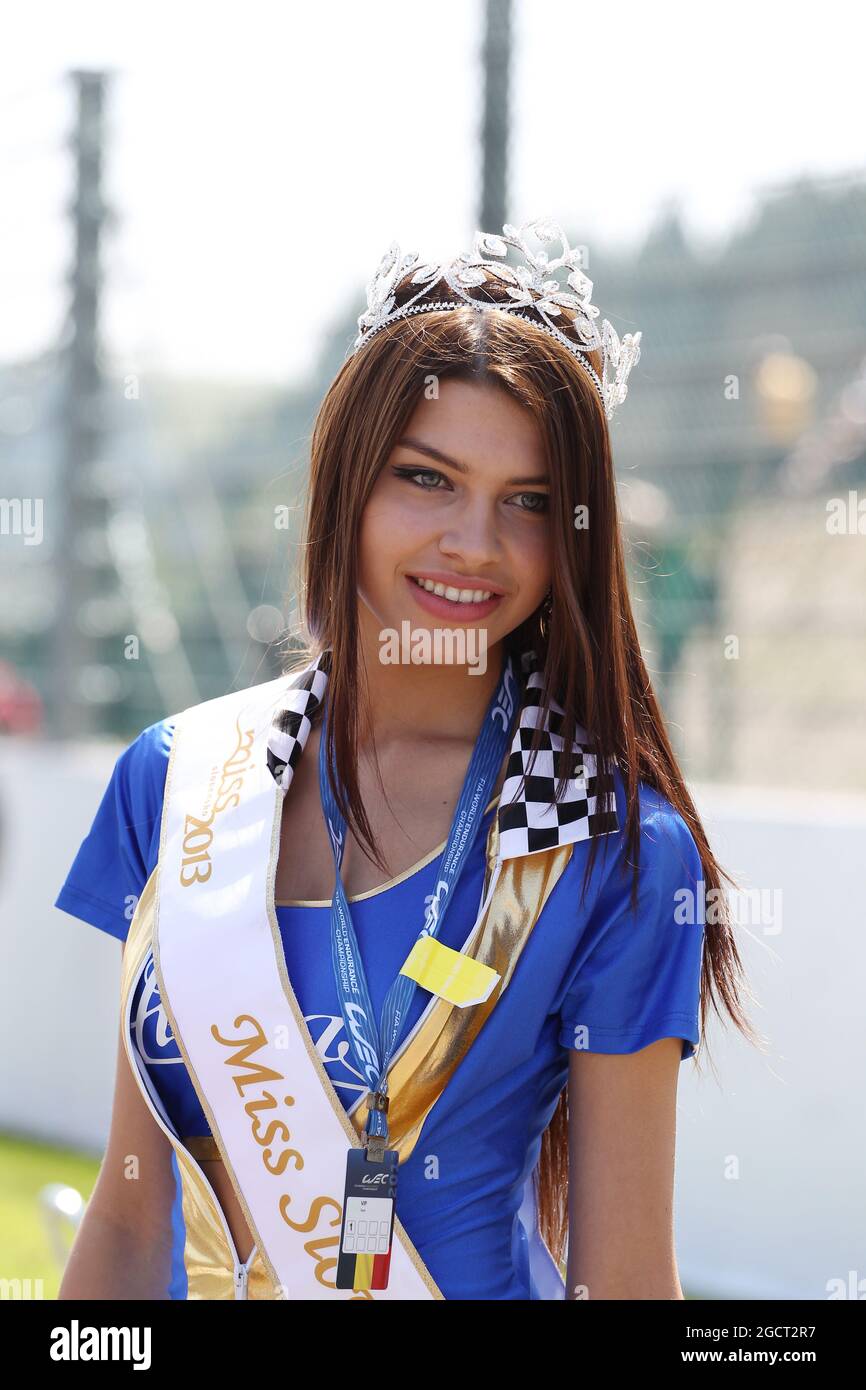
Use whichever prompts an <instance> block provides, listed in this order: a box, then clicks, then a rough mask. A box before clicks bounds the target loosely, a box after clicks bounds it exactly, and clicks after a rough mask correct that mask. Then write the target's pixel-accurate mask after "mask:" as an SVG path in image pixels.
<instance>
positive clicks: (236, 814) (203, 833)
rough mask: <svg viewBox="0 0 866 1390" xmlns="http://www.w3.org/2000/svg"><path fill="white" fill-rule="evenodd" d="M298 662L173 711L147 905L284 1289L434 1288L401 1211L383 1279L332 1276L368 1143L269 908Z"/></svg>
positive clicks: (176, 1007)
mask: <svg viewBox="0 0 866 1390" xmlns="http://www.w3.org/2000/svg"><path fill="white" fill-rule="evenodd" d="M298 674H299V673H297V672H296V673H294V674H293V675H290V676H288V677H286V676H283V677H280V678H279V679H277V680H275V681H270V682H268V683H267V684H265V685H259V686H255V687H253V688H252V689H249V690H242V691H239V692H237V693H234V694H230V695H226V696H223V697H221V698H219V699H216V700H209V701H207V702H205V703H204V704H201V705H196V706H193V707H192V708H190V709H188V710H185V711H184V712H183V713H182V714H181V715H179V716H178V718H177V721H176V724H175V730H174V737H173V746H172V751H171V757H170V761H169V767H168V774H167V778H166V787H165V800H164V805H163V818H162V828H161V838H160V852H159V866H160V867H159V874H158V883H157V891H156V901H155V906H154V927H153V954H154V965H155V970H156V975H157V979H158V982H159V988H160V994H161V997H162V1001H163V1004H164V1007H165V1009H166V1013H167V1015H168V1018H169V1021H170V1023H171V1027H172V1031H173V1033H174V1035H175V1039H176V1041H177V1044H178V1047H179V1048H180V1050H181V1053H182V1055H183V1058H184V1061H185V1062H186V1064H187V1067H188V1069H189V1072H190V1077H191V1079H192V1080H193V1082H194V1084H195V1087H196V1091H197V1092H198V1094H199V1099H200V1100H201V1103H202V1107H203V1109H204V1112H205V1115H206V1116H207V1119H208V1122H209V1124H210V1127H211V1130H212V1132H213V1135H214V1138H215V1139H216V1141H217V1143H218V1145H219V1148H220V1151H221V1153H222V1156H223V1161H224V1162H225V1164H226V1166H227V1168H228V1170H229V1172H230V1174H231V1176H232V1178H233V1182H234V1187H235V1190H236V1191H237V1193H238V1197H239V1200H240V1202H241V1206H242V1208H243V1210H244V1214H245V1216H246V1220H247V1223H248V1225H249V1227H250V1231H251V1233H252V1234H253V1237H254V1239H255V1240H256V1242H257V1245H258V1248H259V1250H260V1252H261V1255H262V1259H263V1261H264V1263H265V1266H266V1267H267V1269H268V1272H269V1274H270V1276H271V1278H272V1279H273V1280H274V1282H275V1284H277V1285H278V1286H280V1291H281V1296H282V1297H284V1298H288V1299H334V1298H338V1299H351V1298H357V1297H360V1296H367V1297H372V1298H373V1299H429V1298H441V1297H442V1293H441V1291H440V1290H439V1289H438V1287H437V1286H436V1284H435V1283H434V1281H433V1280H432V1278H431V1277H430V1274H429V1272H428V1271H427V1269H426V1268H425V1266H424V1264H423V1262H422V1261H421V1259H420V1257H419V1255H418V1253H417V1251H416V1250H415V1248H414V1246H413V1245H412V1243H411V1241H410V1240H409V1238H408V1237H407V1235H406V1233H405V1231H404V1230H403V1227H402V1225H401V1223H400V1222H399V1220H397V1219H396V1218H395V1223H394V1243H393V1249H392V1254H391V1265H390V1273H389V1282H388V1288H387V1289H377V1290H374V1291H372V1292H371V1293H369V1294H367V1295H360V1294H358V1293H353V1291H352V1290H350V1289H346V1290H343V1289H335V1288H334V1284H333V1281H334V1278H335V1272H336V1263H335V1261H336V1258H337V1243H338V1240H339V1232H340V1217H341V1211H342V1202H343V1190H344V1182H345V1168H346V1152H347V1150H348V1148H349V1146H350V1145H351V1146H354V1147H356V1148H358V1147H360V1142H361V1141H360V1140H359V1138H358V1135H357V1133H356V1131H355V1129H354V1128H353V1126H352V1124H351V1121H350V1120H349V1118H348V1116H347V1114H346V1112H345V1110H344V1108H343V1106H342V1105H341V1104H340V1101H339V1098H338V1097H337V1095H336V1092H335V1090H334V1088H333V1086H332V1084H331V1081H330V1079H329V1078H328V1076H327V1073H326V1072H325V1068H324V1065H323V1063H322V1061H321V1058H320V1057H319V1055H318V1053H317V1052H316V1049H315V1047H314V1045H313V1042H312V1039H311V1037H310V1034H309V1031H308V1029H307V1026H306V1023H305V1022H304V1018H303V1015H302V1013H301V1010H300V1008H299V1006H298V1002H297V999H296V997H295V994H294V991H293V990H292V986H291V983H290V981H289V979H288V975H287V972H286V967H285V959H284V955H283V950H282V942H281V939H280V932H279V926H278V923H277V918H276V910H275V907H274V881H275V878H276V868H277V859H278V853H279V841H280V826H281V812H282V803H283V794H282V793H281V791H280V789H279V787H278V786H277V784H276V782H275V781H274V778H273V776H272V775H271V772H270V770H269V768H268V766H267V762H266V756H265V755H266V748H267V740H268V733H269V731H270V727H271V722H272V720H273V717H274V713H275V711H276V710H277V709H278V708H279V707H280V705H281V704H282V703H283V701H284V699H285V694H286V691H287V688H288V687H289V686H291V685H292V684H293V681H294V679H295V678H296V676H297V675H298ZM288 794H289V795H291V789H289V792H288Z"/></svg>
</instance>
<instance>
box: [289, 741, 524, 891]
mask: <svg viewBox="0 0 866 1390" xmlns="http://www.w3.org/2000/svg"><path fill="white" fill-rule="evenodd" d="M319 728H320V726H318V725H317V726H316V727H315V728H314V729H312V730H311V732H310V735H309V738H308V740H307V745H306V747H305V749H304V753H303V756H302V758H301V759H300V762H299V763H298V766H297V768H296V770H295V776H294V780H293V782H292V785H291V786H290V788H289V790H288V792H287V793H286V796H285V798H284V800H283V812H282V821H281V825H280V851H279V859H278V862H277V873H276V882H275V897H276V900H277V902H281V901H282V902H286V901H296V900H298V899H301V900H305V901H314V902H324V901H327V902H330V901H331V895H332V893H333V891H334V856H333V854H332V851H331V844H330V840H329V838H328V832H327V829H326V826H325V818H324V815H323V812H322V806H321V798H320V792H319V781H318V775H319V772H318V759H319ZM471 753H472V749H471V747H469V746H468V745H457V746H454V747H447V748H440V749H437V750H436V751H435V752H430V751H429V750H426V751H425V750H413V752H412V753H411V755H410V754H409V753H408V752H406V751H405V750H404V752H403V753H402V754H396V753H395V754H392V755H390V756H386V757H382V758H380V767H381V771H382V783H383V786H380V785H379V783H378V780H377V779H376V776H375V773H374V772H373V771H372V769H370V768H369V767H367V766H366V765H365V764H363V763H362V765H361V766H360V767H359V778H360V790H361V799H362V801H363V803H364V809H365V811H366V814H367V817H368V820H369V822H370V826H371V828H372V830H373V833H374V835H375V837H376V840H377V841H378V844H379V847H380V849H381V851H382V853H383V854H384V857H385V860H386V862H387V864H388V868H389V870H390V873H389V875H386V874H384V873H383V872H382V870H381V869H380V868H379V867H378V866H377V865H376V864H375V863H374V862H373V861H372V860H370V859H369V858H368V857H367V855H366V852H365V851H364V850H362V848H361V846H360V845H359V843H358V842H357V840H356V839H355V837H354V835H353V834H352V831H351V830H350V829H349V828H348V827H347V828H346V848H345V851H344V854H343V861H342V864H341V874H342V879H343V887H344V889H345V891H346V895H347V897H349V898H351V897H353V896H355V895H357V894H359V893H366V892H369V891H370V890H371V889H374V888H379V887H380V886H381V885H382V884H383V883H385V882H387V881H388V878H389V877H397V876H399V875H400V874H402V873H405V872H406V870H407V869H409V868H412V867H413V865H415V864H417V863H418V861H419V860H421V859H424V858H425V857H426V856H427V855H429V854H430V853H431V852H432V851H433V850H435V849H436V848H437V847H438V846H439V845H441V844H442V842H443V841H444V840H446V839H447V837H448V833H449V831H450V829H451V822H452V820H453V818H454V813H455V811H456V809H457V802H458V800H459V797H460V791H461V789H462V786H463V779H464V778H465V776H466V770H467V768H468V766H469V759H470V757H471ZM506 762H507V758H506V759H505V760H503V764H502V767H501V768H500V772H499V776H498V778H497V782H496V784H495V786H494V788H493V791H492V792H491V795H495V794H498V792H499V791H500V790H501V786H502V782H503V780H504V775H505V766H506ZM383 787H384V791H383Z"/></svg>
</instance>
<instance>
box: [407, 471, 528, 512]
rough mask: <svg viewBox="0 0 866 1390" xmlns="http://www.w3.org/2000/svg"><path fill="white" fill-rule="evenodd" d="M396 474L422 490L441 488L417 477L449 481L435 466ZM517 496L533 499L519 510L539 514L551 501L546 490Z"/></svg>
mask: <svg viewBox="0 0 866 1390" xmlns="http://www.w3.org/2000/svg"><path fill="white" fill-rule="evenodd" d="M394 476H395V478H408V479H409V480H410V482H412V483H413V484H414V486H415V487H420V489H421V491H422V492H439V491H441V489H440V488H439V487H438V486H433V487H428V486H427V485H426V483H416V482H415V479H416V478H433V479H434V480H435V483H439V482H446V483H447V481H448V479H447V478H446V477H445V475H444V474H443V473H439V472H438V471H437V469H435V468H395V469H394ZM515 496H516V497H522V498H526V497H529V498H531V499H532V504H531V505H530V506H522V507H518V509H517V510H518V511H521V512H538V513H539V514H540V513H542V512H546V511H547V508H548V504H549V501H550V499H549V497H548V496H547V494H546V493H544V492H517V493H515ZM535 503H538V504H539V505H537V506H536V505H534V504H535Z"/></svg>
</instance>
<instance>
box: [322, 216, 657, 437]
mask: <svg viewBox="0 0 866 1390" xmlns="http://www.w3.org/2000/svg"><path fill="white" fill-rule="evenodd" d="M530 233H531V234H532V235H534V236H535V237H536V239H537V240H538V241H542V242H551V241H556V240H557V238H558V239H559V241H560V243H561V250H560V253H559V254H558V255H557V256H556V257H555V258H554V259H553V260H550V259H549V257H548V255H547V252H546V251H538V252H537V253H535V254H533V252H532V251H530V249H529V247H528V245H527V243H526V237H527V235H528V234H530ZM509 246H512V247H514V248H515V249H516V250H517V251H519V252H520V254H521V255H522V256H523V257H524V259H525V264H520V265H515V266H513V267H512V266H510V265H507V264H503V262H502V259H501V258H502V257H505V256H507V254H508V248H509ZM489 257H499V258H500V259H492V260H491V259H488V258H489ZM582 261H583V248H582V247H579V246H578V247H575V248H574V249H572V248H571V247H570V246H569V244H568V239H567V237H566V235H565V233H564V232H563V230H562V228H561V227H560V226H559V225H558V223H556V222H553V221H552V220H551V219H550V218H549V217H538V218H535V219H534V220H533V221H531V222H524V223H523V225H522V226H520V227H513V226H512V225H511V224H510V223H509V222H506V223H505V226H504V227H503V228H502V235H501V236H497V235H495V234H494V233H491V232H476V233H475V242H474V245H473V249H472V251H471V252H469V251H464V252H462V254H461V255H459V256H457V258H456V259H455V260H453V261H445V262H444V263H443V264H441V265H434V264H432V263H430V262H424V263H423V264H419V257H418V253H417V252H415V251H410V252H407V253H406V255H404V256H401V254H400V247H399V245H398V244H397V242H396V241H392V243H391V245H390V246H389V247H388V250H387V251H386V252H385V254H384V256H383V257H382V259H381V261H380V262H379V265H378V267H377V269H376V272H375V274H374V276H373V278H372V280H371V281H370V283H369V285H368V286H367V309H366V311H365V312H364V313H363V314H361V315H360V316H359V318H358V330H359V331H358V336H357V338H356V339H355V341H354V343H353V344H352V347H351V349H350V351H349V353H348V354H347V356H348V357H352V356H354V354H355V353H356V352H358V351H359V349H360V348H362V347H363V346H364V344H365V343H368V342H369V341H370V339H371V338H372V337H373V336H374V335H375V334H376V333H378V332H379V331H380V330H381V329H383V328H385V327H387V325H388V324H389V323H395V322H396V320H397V319H403V318H408V317H409V315H410V314H428V313H434V312H437V311H439V310H442V309H462V308H463V307H464V305H466V304H469V305H471V306H472V308H473V309H482V310H484V309H492V310H496V311H497V312H498V313H500V314H513V315H515V316H516V317H517V318H522V319H526V320H527V321H528V322H529V323H532V324H534V325H535V327H536V328H539V329H541V330H542V332H544V333H549V334H550V335H551V336H552V337H554V338H556V339H558V341H559V342H561V343H562V344H563V345H564V346H565V347H567V348H568V350H569V352H571V353H572V354H573V355H574V356H575V357H576V358H577V360H578V362H580V364H581V366H582V367H583V368H584V370H585V371H586V372H587V373H588V375H589V376H590V378H591V380H592V381H593V383H594V385H595V388H596V390H597V391H598V394H599V397H600V399H601V403H602V405H603V407H604V412H605V415H606V416H607V418H608V420H610V419H611V418H612V416H613V413H614V411H615V409H616V407H617V406H618V405H620V404H621V402H622V401H624V400H625V398H626V395H627V394H628V387H627V385H626V382H627V380H628V375H629V372H630V371H631V369H632V367H633V366H634V365H635V363H636V362H639V361H640V339H641V335H640V333H626V334H624V335H623V337H622V340H620V338H619V336H618V334H617V332H616V329H615V328H614V327H613V326H612V325H611V324H610V323H608V321H607V319H603V320H602V324H601V332H600V333H599V330H598V327H597V326H596V323H595V320H596V319H597V318H598V313H599V311H598V309H597V308H596V307H595V305H594V304H590V302H589V297H590V295H591V294H592V281H591V280H590V279H588V278H587V276H586V275H584V273H583V271H582V269H581V264H582ZM562 268H566V269H567V270H568V276H567V280H566V284H565V285H563V284H561V283H560V282H559V280H557V279H556V278H555V274H554V273H555V272H556V271H558V270H560V269H562ZM413 270H414V274H413V275H412V278H411V283H412V284H413V285H419V286H420V288H419V290H418V293H417V294H416V295H413V296H412V298H411V299H409V300H407V301H406V303H405V304H401V305H400V307H399V308H396V309H395V307H394V303H395V290H396V288H397V286H398V285H399V284H400V282H401V281H402V280H403V278H404V276H406V275H407V274H408V273H409V272H410V271H413ZM490 275H492V276H494V277H495V278H496V279H498V280H499V281H500V283H502V284H503V285H504V286H505V288H506V290H507V292H508V294H509V295H510V296H511V299H512V301H513V303H512V304H510V305H509V304H496V303H491V302H490V301H489V300H485V299H483V298H480V297H478V298H476V297H475V296H474V295H473V294H472V291H473V290H475V289H478V288H479V287H480V286H483V285H484V284H485V283H486V282H487V279H488V276H490ZM440 280H444V282H445V284H446V285H447V286H448V289H449V290H450V291H451V293H452V294H453V295H455V296H456V297H455V298H454V299H445V300H441V299H440V300H435V299H434V300H432V301H429V300H428V301H425V302H423V303H418V302H417V301H418V300H420V299H421V298H422V296H423V295H426V294H429V292H430V291H431V290H432V289H433V287H434V286H435V285H437V284H438V283H439V281H440ZM566 285H567V286H568V287H569V288H566ZM563 308H565V309H571V310H572V311H573V312H574V315H575V317H574V319H573V320H571V321H570V327H573V328H574V330H575V331H576V332H577V334H578V336H579V338H580V344H578V343H576V342H575V341H574V339H573V338H570V337H568V336H567V335H566V334H565V333H563V332H562V330H561V329H560V328H558V327H557V326H556V324H555V323H552V322H551V320H552V319H554V318H558V317H561V311H562V309H563ZM527 309H529V310H532V316H530V314H528V313H526V312H523V311H525V310H527ZM536 316H537V317H536ZM539 318H540V319H541V320H542V321H541V322H539V321H538V319H539ZM598 348H601V349H602V351H603V366H602V374H601V377H599V375H598V372H597V371H596V370H595V368H594V367H593V366H592V363H591V362H590V361H589V360H588V358H587V357H586V356H585V355H584V354H585V352H587V351H595V350H597V349H598Z"/></svg>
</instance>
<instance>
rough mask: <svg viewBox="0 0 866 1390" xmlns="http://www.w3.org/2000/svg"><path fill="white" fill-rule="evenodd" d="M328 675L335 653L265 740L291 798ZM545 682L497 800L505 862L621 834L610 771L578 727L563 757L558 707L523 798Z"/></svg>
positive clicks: (532, 679)
mask: <svg viewBox="0 0 866 1390" xmlns="http://www.w3.org/2000/svg"><path fill="white" fill-rule="evenodd" d="M330 669H331V652H330V650H328V651H325V652H323V653H322V655H321V656H319V657H318V658H316V660H314V661H313V662H311V663H310V665H309V666H307V667H305V668H304V669H303V670H302V671H301V672H300V673H297V674H296V675H295V677H294V679H293V681H292V686H291V688H290V689H289V690H288V691H287V693H286V695H285V698H284V699H283V701H282V703H281V707H280V709H279V710H278V712H277V714H276V715H275V718H274V722H273V725H272V727H271V732H270V735H269V738H268V750H267V760H268V767H269V768H270V770H271V774H272V776H273V778H274V780H275V781H276V783H277V785H278V786H279V787H281V788H282V790H283V791H288V788H289V786H290V784H291V781H292V777H293V776H294V772H295V768H296V767H297V765H298V761H299V759H300V756H301V754H302V753H303V751H304V747H305V745H306V742H307V739H308V737H309V734H310V729H311V728H312V722H313V719H314V717H315V714H316V710H317V709H318V707H319V705H320V704H321V701H322V699H323V698H324V695H325V690H326V689H327V684H328V675H329V673H330ZM543 703H544V686H543V676H542V673H541V672H540V671H537V670H536V671H532V672H531V673H530V675H529V677H528V679H527V681H526V684H525V687H524V698H523V703H522V705H521V708H520V714H519V717H518V723H517V727H516V729H515V732H514V737H513V739H512V742H511V749H510V751H509V755H508V764H507V766H506V770H505V779H504V781H503V784H502V792H501V794H500V797H499V809H498V812H497V815H498V818H499V849H500V854H501V856H502V858H503V859H516V858H519V857H521V856H523V855H527V854H536V853H537V852H538V851H539V850H544V849H556V848H557V847H558V846H560V845H566V844H572V843H574V842H575V841H578V840H588V839H591V838H592V837H593V836H595V835H606V834H609V833H610V832H611V831H614V830H617V829H618V828H619V821H618V818H617V809H616V794H615V791H614V784H613V777H612V775H611V773H610V771H609V770H604V771H600V770H599V767H598V759H597V757H596V754H595V753H593V752H591V751H590V747H589V742H588V737H587V734H586V731H585V730H584V729H582V728H580V727H579V726H578V728H577V729H576V731H575V739H574V741H573V744H572V749H571V753H570V754H569V755H568V756H567V757H566V754H565V752H564V749H563V741H562V736H561V732H560V730H561V729H562V725H563V721H564V716H565V711H564V710H563V708H562V706H561V705H559V704H557V702H556V701H555V700H551V702H550V709H549V711H548V714H547V716H546V718H545V719H544V721H543V729H542V734H541V742H540V745H539V748H538V751H537V753H536V755H535V763H534V767H533V770H532V773H531V775H530V776H527V778H526V784H525V786H524V788H523V791H522V792H521V793H520V795H519V796H518V788H519V786H520V781H521V778H522V777H523V774H524V773H525V772H526V770H527V768H528V766H529V763H530V752H529V750H530V747H531V744H532V737H533V733H534V731H535V729H536V727H537V726H538V724H539V722H540V721H541V715H542V705H543ZM563 773H565V774H566V776H567V778H568V781H567V782H566V785H565V791H564V794H563V798H562V800H561V801H559V802H557V801H555V800H554V796H555V789H556V783H557V780H558V778H559V777H560V776H561V775H562V774H563Z"/></svg>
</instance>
